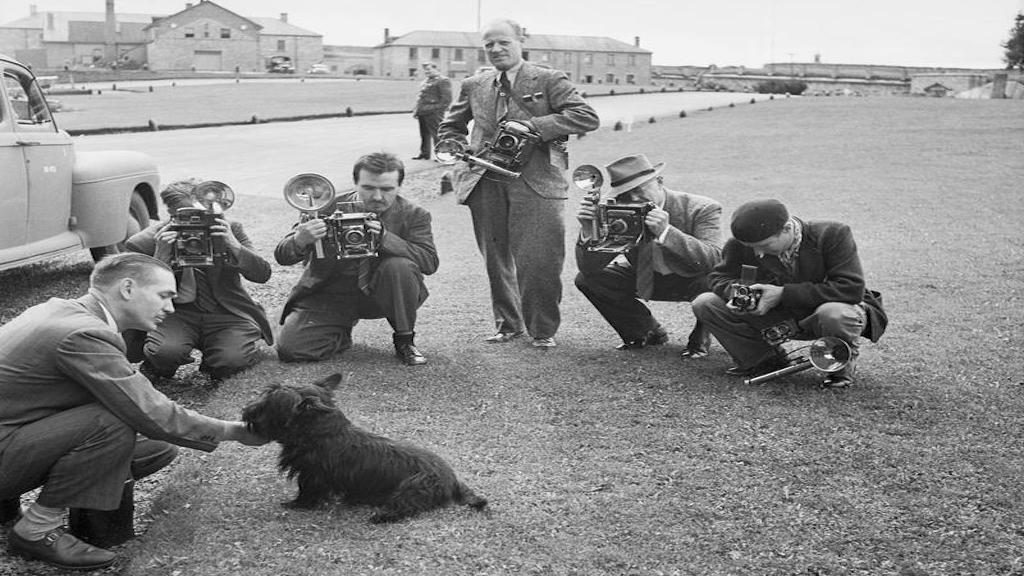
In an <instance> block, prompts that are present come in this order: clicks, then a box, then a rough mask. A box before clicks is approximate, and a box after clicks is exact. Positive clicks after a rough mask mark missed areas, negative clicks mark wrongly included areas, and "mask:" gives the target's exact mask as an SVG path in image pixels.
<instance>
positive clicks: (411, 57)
mask: <svg viewBox="0 0 1024 576" xmlns="http://www.w3.org/2000/svg"><path fill="white" fill-rule="evenodd" d="M418 57H419V50H417V49H416V47H415V46H413V47H412V48H409V60H415V59H416V58H418Z"/></svg>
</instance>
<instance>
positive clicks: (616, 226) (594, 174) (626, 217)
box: [572, 164, 668, 253]
mask: <svg viewBox="0 0 1024 576" xmlns="http://www.w3.org/2000/svg"><path fill="white" fill-rule="evenodd" d="M572 180H573V183H575V184H576V187H578V188H579V189H580V190H583V191H584V192H585V193H586V194H587V195H586V196H585V197H584V199H583V201H581V202H580V208H579V210H578V211H577V212H576V218H577V219H578V220H579V221H580V223H581V224H582V225H583V227H584V232H583V238H584V239H585V240H586V249H587V250H588V251H591V252H611V253H623V252H629V251H630V250H632V249H633V248H635V247H636V245H637V244H639V243H640V242H641V241H642V240H643V239H644V238H645V236H646V231H647V227H648V216H649V215H650V214H651V212H652V211H653V210H656V209H657V208H656V206H655V205H654V203H652V202H623V203H619V202H618V201H617V200H616V199H615V198H602V197H601V185H602V184H603V183H604V175H603V174H601V170H600V169H599V168H598V167H597V166H593V165H591V164H584V165H582V166H580V167H578V168H576V170H574V171H573V173H572ZM662 212H664V211H663V210H662ZM651 225H652V226H661V225H662V216H661V215H655V216H654V218H653V219H652V220H651ZM664 225H665V226H667V225H668V213H667V212H666V213H665V214H664ZM659 233H660V231H659Z"/></svg>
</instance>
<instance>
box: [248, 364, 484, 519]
mask: <svg viewBox="0 0 1024 576" xmlns="http://www.w3.org/2000/svg"><path fill="white" fill-rule="evenodd" d="M341 380H342V377H341V374H331V375H330V376H328V377H326V378H324V379H322V380H320V381H318V382H315V383H313V384H311V385H306V386H284V385H281V384H275V385H273V386H271V387H269V388H268V389H267V390H266V391H264V392H263V395H262V396H261V397H260V398H259V399H258V400H256V401H255V402H253V403H251V404H249V405H248V406H246V407H245V408H244V409H243V410H242V420H244V421H245V423H246V425H248V426H249V428H250V429H251V430H252V431H253V432H255V433H256V434H259V435H261V436H263V437H265V438H270V439H271V440H276V441H277V442H279V443H280V444H281V455H280V458H279V460H278V467H279V468H280V470H281V471H282V472H287V473H288V478H289V479H292V478H295V479H296V482H297V483H298V485H299V493H298V495H297V496H296V497H295V500H293V501H291V502H287V503H285V506H289V507H292V508H314V507H316V506H317V505H319V504H321V503H324V502H327V501H328V500H329V499H330V498H331V497H332V496H339V497H341V498H342V499H343V500H344V501H345V502H346V503H348V504H369V505H373V506H377V507H378V510H377V511H376V512H375V513H374V514H373V515H372V516H371V517H370V520H371V521H373V522H394V521H397V520H401V519H402V518H407V517H409V516H413V515H415V514H418V513H420V512H424V511H426V510H430V509H433V508H439V507H442V506H446V505H448V504H450V503H452V502H455V503H459V504H465V505H466V506H469V507H471V508H475V509H477V510H482V509H484V508H485V507H486V506H487V500H485V499H483V498H480V497H479V496H477V495H476V494H474V493H473V491H472V490H470V489H469V487H468V486H466V485H465V484H463V483H462V482H460V481H459V479H458V478H457V477H456V476H455V472H454V471H453V470H452V469H451V467H450V466H449V465H448V464H447V463H446V462H445V461H444V460H442V459H441V458H440V457H439V456H437V455H436V454H434V453H432V452H430V451H428V450H425V449H423V448H419V447H416V446H412V445H410V444H407V443H403V442H396V441H394V440H389V439H387V438H385V437H383V436H379V435H377V434H372V433H370V432H367V431H365V430H361V429H359V428H357V427H356V426H354V425H353V424H352V422H350V421H349V419H348V418H346V417H345V415H344V414H343V413H342V412H341V410H339V409H338V408H337V406H336V405H335V404H334V399H333V398H332V397H331V392H332V391H333V390H334V389H335V388H337V386H338V384H339V383H340V382H341Z"/></svg>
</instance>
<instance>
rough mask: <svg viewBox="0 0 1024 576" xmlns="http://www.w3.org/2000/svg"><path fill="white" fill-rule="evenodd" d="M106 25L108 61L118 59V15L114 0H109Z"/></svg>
mask: <svg viewBox="0 0 1024 576" xmlns="http://www.w3.org/2000/svg"><path fill="white" fill-rule="evenodd" d="M106 16H107V18H106V23H105V24H106V25H105V26H104V27H103V43H104V44H105V46H104V48H105V50H104V56H105V57H106V59H107V62H113V61H114V60H116V59H117V16H116V15H115V14H114V0H107V10H106Z"/></svg>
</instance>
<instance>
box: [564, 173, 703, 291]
mask: <svg viewBox="0 0 1024 576" xmlns="http://www.w3.org/2000/svg"><path fill="white" fill-rule="evenodd" d="M664 190H665V205H664V206H662V208H663V209H664V210H665V211H666V212H668V222H669V227H668V232H667V233H666V235H665V242H664V243H658V242H654V241H653V240H651V241H645V242H642V243H641V245H639V246H637V247H636V248H634V249H633V250H630V251H629V252H628V253H627V254H626V258H627V259H628V260H629V262H630V264H631V265H632V266H633V267H634V269H635V270H636V274H637V277H638V278H639V277H640V275H641V274H644V273H646V272H647V271H644V270H638V269H636V268H637V267H638V262H639V260H641V259H640V258H638V254H639V251H640V250H641V249H643V248H644V245H645V244H648V245H650V248H649V249H651V250H656V251H658V252H659V254H660V255H661V258H662V262H664V264H665V266H666V267H667V268H668V269H669V270H671V271H672V274H675V275H677V276H682V277H684V278H695V277H697V276H704V275H707V274H708V273H709V272H711V270H712V269H713V268H714V267H715V265H716V264H718V262H719V261H720V260H721V259H722V229H721V219H722V205H721V204H719V203H718V202H716V201H714V200H712V199H711V198H708V197H707V196H701V195H699V194H689V193H686V192H676V191H675V190H669V189H667V188H665V189H664ZM647 232H648V236H649V235H650V231H647ZM608 260H609V259H608V255H607V254H602V253H600V252H590V251H587V249H586V247H585V246H584V243H583V241H582V238H581V240H580V241H579V242H577V244H576V263H577V265H578V266H579V268H580V271H582V272H583V273H584V274H591V273H594V272H597V271H598V269H600V268H601V267H603V266H604V265H605V264H607V263H608Z"/></svg>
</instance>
